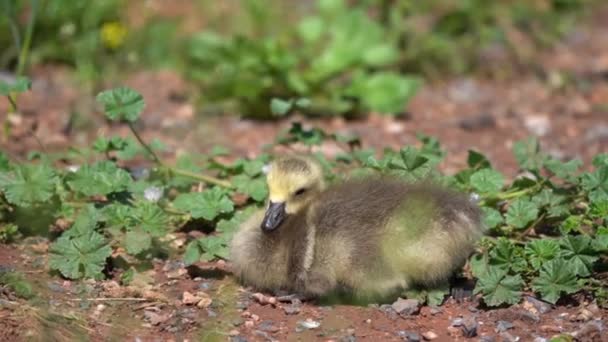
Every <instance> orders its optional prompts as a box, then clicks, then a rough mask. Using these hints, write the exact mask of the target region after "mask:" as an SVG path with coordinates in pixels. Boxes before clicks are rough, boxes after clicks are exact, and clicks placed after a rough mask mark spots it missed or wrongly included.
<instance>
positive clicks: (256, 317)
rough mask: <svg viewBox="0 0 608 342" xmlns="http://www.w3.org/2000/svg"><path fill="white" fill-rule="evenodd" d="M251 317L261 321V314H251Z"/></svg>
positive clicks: (255, 320)
mask: <svg viewBox="0 0 608 342" xmlns="http://www.w3.org/2000/svg"><path fill="white" fill-rule="evenodd" d="M251 319H252V320H253V321H254V322H257V321H259V320H260V316H258V315H256V314H251Z"/></svg>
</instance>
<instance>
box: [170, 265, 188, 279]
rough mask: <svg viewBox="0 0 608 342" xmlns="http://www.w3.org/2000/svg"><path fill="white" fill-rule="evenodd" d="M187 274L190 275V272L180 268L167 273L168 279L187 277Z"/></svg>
mask: <svg viewBox="0 0 608 342" xmlns="http://www.w3.org/2000/svg"><path fill="white" fill-rule="evenodd" d="M186 274H188V270H186V269H185V268H178V269H176V270H173V271H169V272H167V278H169V279H177V278H181V277H183V276H185V275H186Z"/></svg>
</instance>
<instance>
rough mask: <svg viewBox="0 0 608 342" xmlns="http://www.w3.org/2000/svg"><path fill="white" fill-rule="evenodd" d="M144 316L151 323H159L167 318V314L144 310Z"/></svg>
mask: <svg viewBox="0 0 608 342" xmlns="http://www.w3.org/2000/svg"><path fill="white" fill-rule="evenodd" d="M144 318H145V320H146V321H148V322H149V323H150V324H151V325H159V324H161V323H164V322H166V321H167V320H168V319H169V315H168V314H166V315H162V314H157V313H155V312H153V311H144Z"/></svg>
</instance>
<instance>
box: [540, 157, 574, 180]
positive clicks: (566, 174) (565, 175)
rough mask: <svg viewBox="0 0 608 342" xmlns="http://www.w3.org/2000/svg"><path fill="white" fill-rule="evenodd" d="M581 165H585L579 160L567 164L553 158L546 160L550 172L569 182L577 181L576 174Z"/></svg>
mask: <svg viewBox="0 0 608 342" xmlns="http://www.w3.org/2000/svg"><path fill="white" fill-rule="evenodd" d="M581 165H583V162H582V161H580V160H578V159H573V160H570V161H568V162H566V163H564V162H561V161H559V160H557V159H552V158H549V159H547V160H545V167H546V168H547V169H548V170H549V171H551V172H552V173H553V174H554V175H556V176H557V177H559V178H561V179H564V180H567V181H575V180H576V178H577V176H576V172H577V171H578V169H579V167H581Z"/></svg>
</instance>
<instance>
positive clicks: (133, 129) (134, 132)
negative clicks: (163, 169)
mask: <svg viewBox="0 0 608 342" xmlns="http://www.w3.org/2000/svg"><path fill="white" fill-rule="evenodd" d="M128 126H129V129H130V130H131V133H133V135H134V136H135V139H137V141H138V142H139V144H140V145H141V146H142V147H143V148H144V149H145V150H146V152H148V153H149V154H150V155H151V156H152V159H154V162H155V163H156V164H158V166H164V165H165V164H164V163H163V162H162V161H161V160H160V158H159V157H158V156H157V155H156V153H154V151H153V150H152V148H150V146H148V144H146V142H145V141H144V139H143V138H142V137H141V136H140V135H139V133H137V130H136V129H135V126H133V123H132V122H129V123H128Z"/></svg>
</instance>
